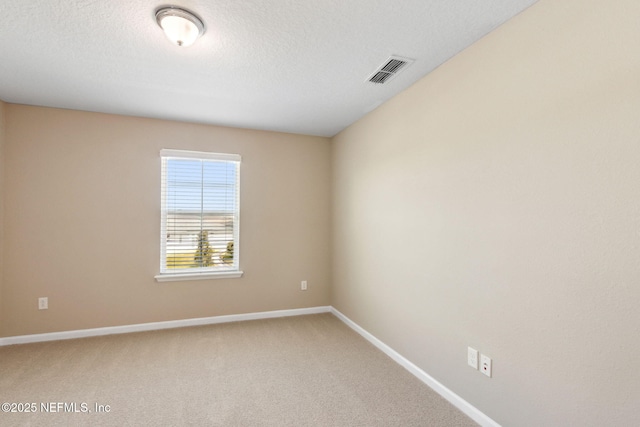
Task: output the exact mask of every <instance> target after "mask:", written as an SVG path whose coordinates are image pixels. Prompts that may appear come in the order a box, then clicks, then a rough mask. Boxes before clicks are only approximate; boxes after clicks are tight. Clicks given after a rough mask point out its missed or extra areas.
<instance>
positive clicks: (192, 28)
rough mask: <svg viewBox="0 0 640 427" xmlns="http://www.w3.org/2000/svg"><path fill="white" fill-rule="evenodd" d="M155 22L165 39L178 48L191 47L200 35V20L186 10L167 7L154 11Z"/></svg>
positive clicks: (201, 30)
mask: <svg viewBox="0 0 640 427" xmlns="http://www.w3.org/2000/svg"><path fill="white" fill-rule="evenodd" d="M156 21H157V22H158V25H159V26H160V28H162V30H163V31H164V33H165V34H166V36H167V38H168V39H169V40H171V42H172V43H174V44H176V45H178V46H184V47H186V46H191V45H192V44H193V43H194V42H195V41H196V40H197V39H198V37H200V36H201V35H202V34H204V24H203V23H202V20H201V19H200V18H198V17H197V16H196V15H194V14H193V13H191V12H189V11H188V10H186V9H181V8H179V7H174V6H168V7H163V8H161V9H158V10H157V11H156Z"/></svg>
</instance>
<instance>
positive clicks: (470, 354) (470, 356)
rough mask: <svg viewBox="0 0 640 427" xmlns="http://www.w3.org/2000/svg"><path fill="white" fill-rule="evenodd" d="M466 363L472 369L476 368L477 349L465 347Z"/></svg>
mask: <svg viewBox="0 0 640 427" xmlns="http://www.w3.org/2000/svg"><path fill="white" fill-rule="evenodd" d="M467 363H468V364H469V366H471V367H472V368H473V369H478V350H476V349H475V348H471V347H467Z"/></svg>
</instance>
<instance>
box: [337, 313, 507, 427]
mask: <svg viewBox="0 0 640 427" xmlns="http://www.w3.org/2000/svg"><path fill="white" fill-rule="evenodd" d="M331 313H333V315H334V316H336V317H337V318H338V319H340V320H342V321H343V322H344V323H345V324H346V325H347V326H349V327H350V328H351V329H353V330H354V331H356V332H357V333H359V334H360V335H362V336H363V337H364V338H365V339H366V340H367V341H369V342H370V343H371V344H373V345H375V346H376V347H377V348H378V349H380V350H381V351H382V352H384V353H385V354H386V355H387V356H389V357H390V358H392V359H393V360H394V361H395V362H396V363H398V364H399V365H400V366H402V367H403V368H405V369H406V370H407V371H409V372H411V373H412V374H413V375H414V376H415V377H416V378H418V379H419V380H420V381H422V382H423V383H425V384H426V385H428V386H429V387H431V388H432V389H433V390H434V391H435V392H436V393H438V394H439V395H440V396H442V397H444V398H445V399H446V400H447V401H449V403H451V404H452V405H453V406H455V407H456V408H458V409H459V410H460V411H462V412H463V413H464V414H466V415H467V416H468V417H469V418H471V419H472V420H474V421H475V422H477V423H478V424H480V425H481V426H483V427H500V424H498V423H497V422H495V421H494V420H492V419H491V418H489V417H488V416H487V415H485V414H484V413H482V412H480V410H478V409H477V408H476V407H475V406H472V405H471V404H470V403H469V402H467V401H466V400H464V399H463V398H461V397H460V396H458V395H457V394H455V393H454V392H453V391H451V390H449V389H448V388H447V387H445V386H444V385H442V383H440V382H439V381H438V380H436V379H435V378H433V377H432V376H431V375H429V374H427V373H426V372H425V371H423V370H422V369H420V368H419V367H417V366H416V365H414V364H413V363H411V362H410V361H409V360H407V359H406V358H405V357H404V356H402V355H401V354H400V353H398V352H397V351H395V350H394V349H392V348H391V347H389V346H388V345H386V344H385V343H383V342H382V341H380V340H379V339H378V338H376V337H375V336H373V335H371V334H370V333H369V332H367V331H366V330H365V329H363V328H362V327H361V326H360V325H358V324H357V323H355V322H354V321H353V320H351V319H349V318H348V317H347V316H345V315H344V314H342V313H340V312H339V311H338V310H336V309H335V308H334V307H331Z"/></svg>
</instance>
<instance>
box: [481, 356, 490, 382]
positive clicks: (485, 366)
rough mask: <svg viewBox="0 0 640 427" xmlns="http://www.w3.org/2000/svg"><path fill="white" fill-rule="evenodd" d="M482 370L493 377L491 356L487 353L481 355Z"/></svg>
mask: <svg viewBox="0 0 640 427" xmlns="http://www.w3.org/2000/svg"><path fill="white" fill-rule="evenodd" d="M480 372H482V373H483V374H485V375H486V376H488V377H489V378H491V358H490V357H489V356H487V355H484V354H481V355H480Z"/></svg>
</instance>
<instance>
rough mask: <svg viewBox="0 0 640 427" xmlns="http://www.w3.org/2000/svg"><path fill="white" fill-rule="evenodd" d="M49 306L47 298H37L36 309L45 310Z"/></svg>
mask: <svg viewBox="0 0 640 427" xmlns="http://www.w3.org/2000/svg"><path fill="white" fill-rule="evenodd" d="M48 308H49V298H47V297H42V298H38V310H47V309H48Z"/></svg>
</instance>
